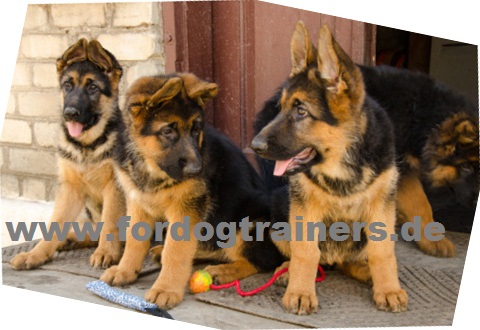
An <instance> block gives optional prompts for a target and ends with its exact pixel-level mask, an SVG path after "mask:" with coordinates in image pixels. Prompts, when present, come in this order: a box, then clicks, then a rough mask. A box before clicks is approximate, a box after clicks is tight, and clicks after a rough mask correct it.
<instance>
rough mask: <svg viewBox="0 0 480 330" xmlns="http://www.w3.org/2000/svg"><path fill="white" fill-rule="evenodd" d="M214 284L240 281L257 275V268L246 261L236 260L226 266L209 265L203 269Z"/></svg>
mask: <svg viewBox="0 0 480 330" xmlns="http://www.w3.org/2000/svg"><path fill="white" fill-rule="evenodd" d="M205 271H206V272H208V273H209V274H210V275H211V276H212V278H213V281H214V282H215V283H216V284H224V283H229V282H232V281H235V280H241V279H244V278H247V277H249V276H252V275H255V274H257V273H258V270H257V268H256V267H255V266H254V265H252V264H251V263H250V262H249V261H248V260H246V259H244V260H236V261H233V262H231V263H228V264H220V265H210V266H207V267H205Z"/></svg>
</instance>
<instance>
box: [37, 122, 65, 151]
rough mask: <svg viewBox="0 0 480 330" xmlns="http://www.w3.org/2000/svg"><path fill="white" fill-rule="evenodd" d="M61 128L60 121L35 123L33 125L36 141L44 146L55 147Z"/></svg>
mask: <svg viewBox="0 0 480 330" xmlns="http://www.w3.org/2000/svg"><path fill="white" fill-rule="evenodd" d="M59 129H60V125H59V124H58V123H35V124H34V125H33V132H34V134H35V141H37V144H38V145H39V146H42V147H55V146H56V145H57V141H58V132H59Z"/></svg>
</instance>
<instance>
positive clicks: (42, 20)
mask: <svg viewBox="0 0 480 330" xmlns="http://www.w3.org/2000/svg"><path fill="white" fill-rule="evenodd" d="M47 24H48V13H47V8H46V7H45V5H28V7H27V15H26V17H25V24H24V26H23V28H24V29H26V30H33V29H38V28H43V27H46V25H47Z"/></svg>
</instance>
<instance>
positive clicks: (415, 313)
mask: <svg viewBox="0 0 480 330" xmlns="http://www.w3.org/2000/svg"><path fill="white" fill-rule="evenodd" d="M447 236H448V237H449V238H450V239H451V240H452V241H453V242H454V243H455V245H456V246H457V256H456V257H455V258H435V257H430V256H427V255H425V254H423V253H422V252H421V251H419V250H418V249H417V248H416V247H415V244H413V243H411V242H399V243H398V244H397V258H398V263H399V278H400V282H401V285H402V287H403V288H404V289H405V290H406V291H407V293H408V296H409V304H408V310H407V311H406V312H402V313H389V312H383V311H379V310H377V309H376V307H375V303H374V301H373V298H372V289H371V285H368V284H364V283H360V282H358V281H355V280H353V279H351V278H349V277H347V276H345V275H343V274H342V273H340V272H338V271H335V270H330V271H326V272H325V273H326V279H325V281H323V282H321V283H317V285H316V288H317V295H318V300H319V309H318V312H317V313H315V314H312V315H303V316H299V315H294V314H290V313H287V312H286V311H285V310H284V309H283V306H282V300H281V299H282V296H283V294H284V293H285V287H283V286H280V285H272V286H270V287H269V288H268V289H266V290H265V291H262V292H260V293H258V294H256V295H255V296H250V297H241V296H239V295H238V294H237V292H236V291H235V289H234V288H231V289H223V290H220V291H208V292H205V293H201V294H198V295H196V299H198V300H200V301H203V302H207V303H210V304H214V305H218V306H222V307H226V308H230V309H233V310H237V311H241V312H245V313H249V314H253V315H256V316H260V317H264V318H268V319H273V320H277V321H281V322H287V323H291V324H294V325H298V326H303V327H311V328H348V327H393V326H449V325H452V322H453V316H454V312H455V306H456V302H457V297H458V291H459V288H460V282H461V278H462V272H463V264H464V261H465V255H466V251H467V247H468V241H469V235H468V234H458V233H448V235H447ZM271 275H272V274H258V275H255V276H252V277H250V278H247V279H244V280H242V281H241V286H242V289H243V290H244V291H248V290H252V289H254V288H257V287H259V286H261V285H262V284H264V283H266V282H267V281H268V280H269V279H270V278H271Z"/></svg>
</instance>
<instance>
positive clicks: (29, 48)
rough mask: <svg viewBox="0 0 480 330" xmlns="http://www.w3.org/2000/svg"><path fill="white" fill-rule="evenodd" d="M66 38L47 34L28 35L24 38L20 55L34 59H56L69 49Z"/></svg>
mask: <svg viewBox="0 0 480 330" xmlns="http://www.w3.org/2000/svg"><path fill="white" fill-rule="evenodd" d="M68 46H69V45H68V41H67V38H66V37H65V36H56V35H46V34H29V35H28V34H27V35H24V36H23V37H22V41H21V43H20V53H21V54H22V55H23V56H25V57H29V58H33V59H45V58H52V59H56V58H58V57H60V56H61V55H62V54H63V53H64V52H65V50H67V48H68Z"/></svg>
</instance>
